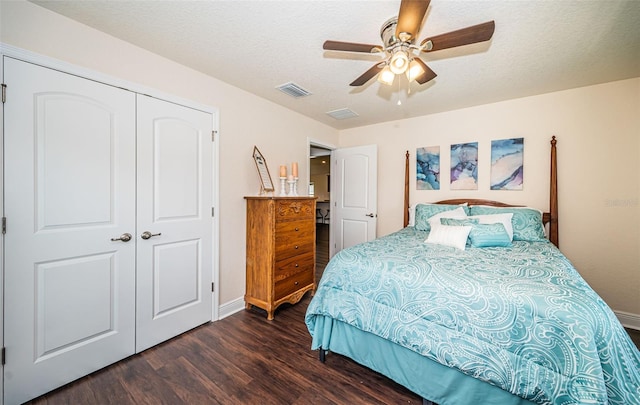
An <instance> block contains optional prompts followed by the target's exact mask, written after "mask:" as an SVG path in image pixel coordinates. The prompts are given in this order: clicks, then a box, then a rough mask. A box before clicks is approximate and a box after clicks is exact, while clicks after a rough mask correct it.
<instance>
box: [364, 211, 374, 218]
mask: <svg viewBox="0 0 640 405" xmlns="http://www.w3.org/2000/svg"><path fill="white" fill-rule="evenodd" d="M365 216H367V217H371V218H373V217H374V215H373V212H370V213H368V214H365Z"/></svg>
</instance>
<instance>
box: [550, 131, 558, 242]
mask: <svg viewBox="0 0 640 405" xmlns="http://www.w3.org/2000/svg"><path fill="white" fill-rule="evenodd" d="M556 143H558V141H556V136H555V135H554V136H552V137H551V177H550V189H549V211H550V214H551V218H550V221H549V240H550V241H551V243H553V244H554V245H556V247H559V246H558V158H557V156H556Z"/></svg>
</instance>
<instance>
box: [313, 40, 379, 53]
mask: <svg viewBox="0 0 640 405" xmlns="http://www.w3.org/2000/svg"><path fill="white" fill-rule="evenodd" d="M322 49H325V50H327V51H346V52H364V53H375V52H382V51H383V49H382V47H381V46H379V45H368V44H356V43H354V42H340V41H325V42H324V44H323V45H322Z"/></svg>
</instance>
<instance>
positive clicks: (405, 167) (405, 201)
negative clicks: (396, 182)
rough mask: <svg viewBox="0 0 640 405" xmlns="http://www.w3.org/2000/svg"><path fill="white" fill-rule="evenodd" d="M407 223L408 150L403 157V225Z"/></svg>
mask: <svg viewBox="0 0 640 405" xmlns="http://www.w3.org/2000/svg"><path fill="white" fill-rule="evenodd" d="M407 225H409V151H407V154H406V155H405V159H404V227H405V228H406V227H407Z"/></svg>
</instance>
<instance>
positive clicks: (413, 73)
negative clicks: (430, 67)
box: [405, 59, 424, 81]
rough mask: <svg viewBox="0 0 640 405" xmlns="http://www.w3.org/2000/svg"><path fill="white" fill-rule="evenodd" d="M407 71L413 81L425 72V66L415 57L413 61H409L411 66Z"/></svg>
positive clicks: (408, 77)
mask: <svg viewBox="0 0 640 405" xmlns="http://www.w3.org/2000/svg"><path fill="white" fill-rule="evenodd" d="M405 73H406V75H407V79H409V81H413V80H415V79H416V78H417V77H420V76H421V75H422V74H424V68H423V67H422V65H421V64H419V63H418V62H416V60H415V59H413V60H411V63H409V68H408V69H407V71H406V72H405Z"/></svg>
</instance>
